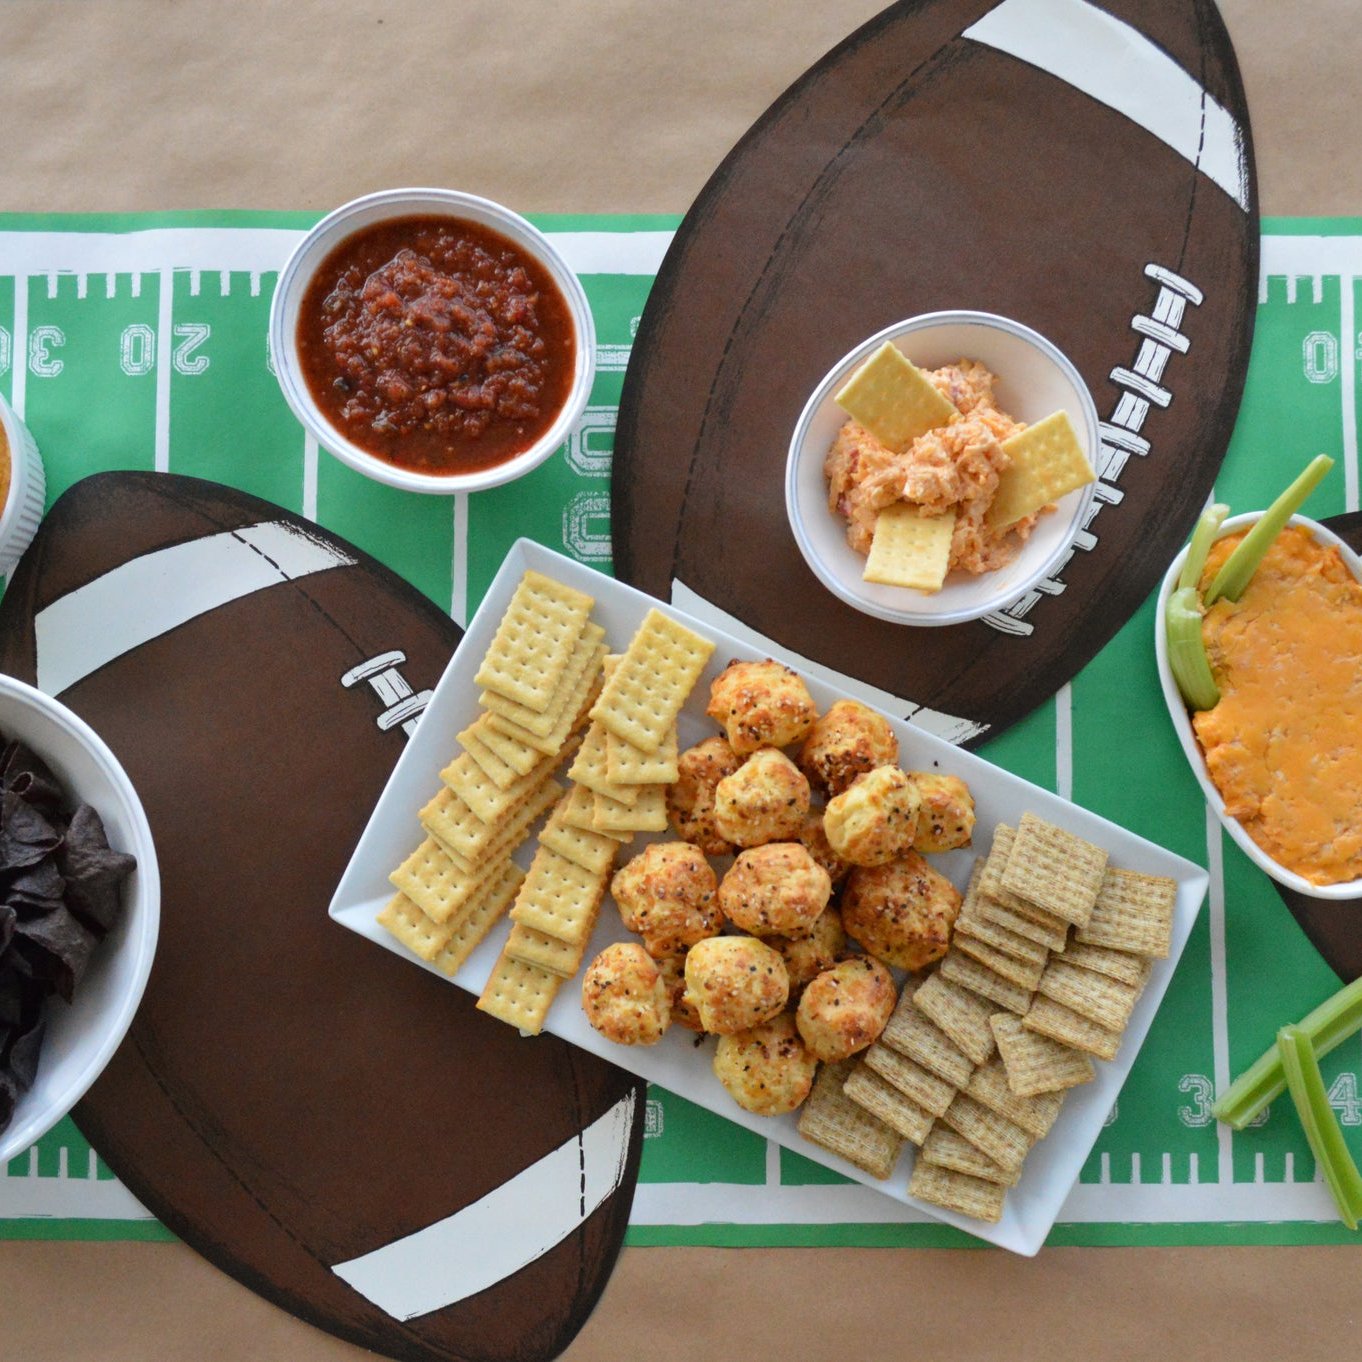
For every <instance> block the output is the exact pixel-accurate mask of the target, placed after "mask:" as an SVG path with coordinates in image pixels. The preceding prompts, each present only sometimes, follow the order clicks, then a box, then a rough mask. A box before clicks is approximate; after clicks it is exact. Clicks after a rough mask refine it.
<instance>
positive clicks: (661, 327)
mask: <svg viewBox="0 0 1362 1362" xmlns="http://www.w3.org/2000/svg"><path fill="white" fill-rule="evenodd" d="M1257 283H1258V211H1257V196H1256V190H1255V187H1254V175H1253V156H1252V146H1251V140H1250V134H1249V122H1248V109H1247V106H1246V104H1245V100H1244V91H1243V87H1242V85H1241V83H1240V79H1239V72H1238V68H1237V66H1236V63H1235V58H1234V52H1233V49H1232V48H1231V45H1230V41H1229V38H1228V36H1227V35H1226V32H1225V28H1224V25H1223V24H1222V22H1221V19H1220V16H1219V14H1218V12H1217V10H1216V8H1215V6H1214V5H1213V4H1211V3H1210V2H1209V0H1186V3H1179V4H1173V5H1170V4H1167V3H1162V2H1157V0H1107V3H1105V4H1104V5H1101V6H1098V5H1095V4H1090V3H1087V0H1002V3H993V0H918V2H917V3H907V2H905V3H900V4H897V5H894V6H893V7H892V8H890V9H888V10H887V11H885V13H884V14H882V15H880V16H879V17H878V18H876V19H874V20H873V21H872V22H871V23H869V24H868V25H866V26H865V27H864V28H862V29H861V30H859V31H858V32H857V33H855V34H854V35H853V36H852V37H851V38H849V39H848V40H847V41H846V42H844V43H843V44H842V45H841V46H840V47H838V48H836V49H835V50H834V51H832V52H831V53H829V54H828V56H827V57H825V58H824V59H823V60H822V61H821V62H820V63H819V64H818V65H817V66H815V67H814V68H813V69H812V70H811V71H809V72H808V73H807V74H806V75H805V76H803V77H802V78H801V79H800V80H799V81H798V82H797V83H796V84H795V85H793V86H792V87H791V88H790V89H789V90H788V91H787V92H786V93H785V94H784V95H782V96H781V97H780V99H778V100H777V101H776V103H775V104H774V105H772V107H771V108H770V110H768V112H767V113H766V114H765V115H764V116H763V117H762V118H761V120H760V121H759V122H758V123H757V124H756V126H755V127H754V128H753V129H752V130H751V132H749V133H748V134H747V136H746V137H745V138H744V139H743V140H742V141H741V142H740V143H739V144H738V146H737V147H736V148H735V149H734V150H733V152H732V153H730V155H729V156H728V158H727V160H725V161H724V163H723V165H722V166H721V167H720V168H719V170H718V171H717V172H716V174H715V175H714V177H713V178H712V179H711V180H710V182H709V184H708V185H707V186H706V187H705V189H704V191H703V192H702V193H701V195H700V197H699V199H698V200H697V201H696V203H695V205H694V207H693V208H692V209H691V211H690V213H689V214H688V215H687V216H686V218H685V220H684V222H683V223H682V225H681V228H680V230H679V231H678V233H677V236H676V239H675V241H674V243H673V245H672V247H671V250H670V251H669V252H668V255H667V257H666V260H665V261H664V263H663V266H662V269H661V271H660V273H659V275H658V279H657V284H656V287H655V288H654V290H653V293H652V295H651V296H650V299H649V302H648V306H647V309H646V311H645V313H644V315H643V319H642V321H641V324H640V326H639V329H638V335H637V338H636V340H635V343H634V348H633V356H632V359H631V361H630V366H629V372H628V375H627V379H626V382H625V388H624V394H623V398H622V401H621V408H620V417H619V426H618V431H617V435H616V446H615V456H614V487H613V494H614V546H615V549H614V551H615V568H616V572H617V573H618V575H619V576H620V577H621V578H623V579H624V580H626V581H628V582H630V583H632V584H634V585H636V586H638V587H641V588H642V589H643V590H645V591H648V592H651V593H653V594H655V595H658V596H662V597H664V598H669V597H674V596H675V595H676V594H677V592H678V588H679V589H680V594H681V595H682V596H684V603H685V604H687V607H688V608H690V609H696V608H697V606H696V602H695V599H694V598H695V597H696V596H698V597H700V598H702V600H703V601H706V602H708V603H710V604H711V605H712V606H715V607H718V608H719V609H720V610H722V611H723V612H726V613H727V614H728V615H731V616H735V617H736V618H737V619H739V620H740V621H742V622H743V623H744V624H746V625H748V626H750V627H751V628H753V629H755V630H757V631H759V632H760V633H762V634H764V635H766V636H768V637H769V638H771V639H773V640H775V641H777V642H778V643H779V644H781V645H782V646H784V647H786V648H789V649H792V650H793V651H794V652H796V653H799V654H802V655H803V656H805V657H807V658H809V659H811V660H813V661H815V662H819V663H823V664H825V665H828V666H831V667H833V668H835V669H836V670H837V671H840V672H843V673H848V674H850V675H853V676H855V677H858V678H859V679H861V680H862V681H866V682H869V683H871V684H873V685H874V686H877V687H879V688H880V689H882V690H884V691H888V692H890V693H892V694H894V695H898V696H901V697H903V698H904V699H906V700H909V701H912V702H915V703H917V704H921V705H926V706H928V707H930V708H932V709H935V710H938V711H943V712H945V713H946V714H948V715H952V716H960V717H962V718H964V719H967V720H971V721H974V723H975V724H987V725H989V726H991V727H992V728H993V730H994V731H996V730H997V729H998V728H1000V727H1002V726H1004V725H1006V724H1008V723H1010V722H1011V721H1013V720H1014V719H1016V718H1018V717H1019V716H1020V715H1022V714H1024V713H1026V712H1027V711H1028V710H1029V709H1031V708H1032V707H1033V706H1035V705H1036V704H1037V703H1038V702H1039V701H1041V700H1042V699H1044V698H1046V697H1047V696H1049V695H1050V694H1052V693H1053V692H1054V691H1055V690H1056V689H1057V688H1058V687H1059V686H1060V685H1061V684H1062V683H1063V682H1065V681H1066V680H1068V679H1069V678H1070V677H1071V676H1072V675H1073V674H1074V673H1075V672H1076V671H1078V669H1079V668H1080V667H1081V666H1082V665H1083V664H1084V663H1085V662H1086V661H1087V660H1088V659H1089V658H1090V657H1091V656H1092V655H1093V654H1094V653H1095V652H1096V651H1097V650H1098V649H1099V648H1100V647H1101V646H1102V645H1103V644H1104V643H1105V642H1106V641H1107V639H1109V638H1110V637H1111V636H1112V634H1113V633H1114V632H1115V631H1116V630H1117V629H1118V628H1119V627H1120V625H1121V624H1122V623H1124V622H1125V620H1126V619H1127V618H1129V616H1130V614H1131V613H1132V612H1133V611H1134V609H1135V608H1136V607H1137V606H1138V605H1139V603H1140V602H1141V601H1142V600H1144V598H1145V597H1146V596H1147V595H1148V594H1149V591H1150V589H1151V588H1152V587H1153V586H1154V584H1155V583H1156V582H1157V580H1158V578H1159V576H1160V574H1161V573H1162V572H1163V571H1164V569H1165V568H1166V566H1167V564H1168V561H1169V559H1170V558H1172V556H1173V554H1174V553H1175V552H1176V551H1177V548H1178V546H1179V545H1180V544H1181V542H1182V540H1183V538H1184V536H1185V535H1186V533H1187V531H1188V529H1189V528H1190V526H1191V523H1192V521H1193V520H1194V519H1195V517H1196V514H1197V512H1198V511H1199V510H1200V508H1201V506H1202V504H1203V502H1204V501H1205V498H1206V495H1207V492H1208V491H1209V489H1210V486H1211V484H1212V482H1213V480H1214V477H1215V473H1216V470H1217V469H1218V467H1219V466H1220V462H1221V459H1222V458H1223V456H1224V452H1225V448H1226V445H1227V443H1228V441H1229V437H1230V432H1231V430H1232V428H1233V425H1234V419H1235V415H1236V412H1237V410H1238V407H1239V398H1240V394H1241V392H1242V389H1243V383H1244V377H1245V372H1246V366H1247V361H1248V353H1249V345H1250V341H1251V338H1252V332H1253V316H1254V303H1255V298H1256V290H1257ZM959 308H968V309H978V310H982V311H988V312H995V313H1000V314H1002V315H1004V316H1008V317H1011V318H1013V319H1015V320H1017V321H1020V322H1023V323H1025V324H1026V325H1028V326H1030V327H1033V328H1034V329H1035V330H1037V331H1039V332H1040V333H1041V334H1042V335H1044V336H1046V337H1047V338H1048V339H1050V340H1051V341H1053V342H1054V343H1055V344H1056V345H1057V346H1059V348H1060V349H1061V350H1062V351H1064V352H1065V353H1066V354H1067V355H1068V356H1069V358H1070V359H1071V360H1072V361H1073V362H1074V363H1075V364H1076V366H1077V367H1078V369H1079V371H1080V373H1081V374H1082V376H1083V378H1084V379H1085V381H1086V383H1087V385H1088V387H1089V389H1090V390H1091V392H1092V394H1093V397H1094V400H1095V402H1096V404H1097V410H1098V414H1099V416H1100V418H1101V421H1102V426H1101V434H1102V447H1101V450H1100V457H1099V460H1098V468H1097V471H1098V474H1099V478H1100V481H1099V484H1098V487H1097V497H1096V500H1095V502H1094V507H1093V514H1092V515H1091V517H1090V519H1089V520H1088V523H1087V525H1086V527H1085V528H1084V529H1083V531H1082V532H1081V533H1080V535H1079V538H1078V542H1077V547H1076V550H1075V552H1074V554H1073V556H1072V558H1071V559H1070V560H1069V561H1068V562H1066V563H1064V564H1063V565H1062V566H1061V567H1060V568H1059V569H1058V570H1057V571H1056V572H1055V573H1054V574H1053V575H1052V576H1051V577H1050V578H1049V579H1046V580H1044V581H1042V582H1041V584H1040V586H1039V588H1038V589H1036V590H1035V591H1032V592H1030V593H1028V594H1027V595H1026V596H1025V597H1023V598H1022V599H1021V600H1020V601H1018V602H1016V603H1014V604H1013V605H1010V606H1009V607H1007V608H1006V609H1005V610H1002V611H1000V612H998V613H996V614H995V615H993V616H990V617H988V618H987V619H985V620H981V621H974V622H971V623H968V624H960V625H955V626H952V627H949V628H937V629H929V628H905V627H903V626H900V625H894V624H887V623H882V622H880V621H879V620H876V619H873V618H871V617H870V616H868V615H865V614H862V613H859V612H858V611H856V610H854V609H853V608H851V607H850V606H847V605H844V604H842V602H840V601H839V600H838V599H837V598H836V597H834V596H833V595H832V594H831V593H830V592H828V591H827V590H826V589H824V587H822V586H821V585H820V584H819V582H818V581H817V579H816V578H815V577H814V576H813V574H812V573H811V572H810V571H809V569H808V568H807V567H806V566H805V564H804V560H803V559H802V557H801V556H800V553H799V550H798V548H797V547H796V544H795V540H794V536H793V534H792V533H791V530H790V528H789V524H788V522H787V519H786V514H785V506H784V496H783V485H784V466H785V458H786V452H787V448H788V445H789V441H790V436H791V433H792V432H793V430H794V427H795V423H796V420H797V418H798V416H799V413H800V411H801V409H802V407H803V405H804V402H805V400H806V399H807V398H808V396H809V394H810V393H811V392H812V390H813V389H814V387H815V386H816V385H817V383H818V381H819V380H820V379H821V377H822V376H823V374H824V373H825V372H827V370H828V369H829V368H831V366H832V365H833V364H834V363H835V362H836V361H837V360H838V359H839V358H841V356H842V355H844V354H845V353H846V352H847V351H849V350H850V349H851V348H852V347H853V346H855V345H856V344H858V343H859V342H860V341H862V340H864V339H865V338H866V337H868V336H870V335H872V334H873V333H874V332H876V331H879V330H880V329H881V328H883V327H885V326H887V325H889V324H891V323H893V322H896V321H898V320H900V319H903V318H906V317H910V316H914V315H916V314H920V313H924V312H931V311H936V310H939V309H959Z"/></svg>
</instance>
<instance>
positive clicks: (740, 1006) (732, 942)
mask: <svg viewBox="0 0 1362 1362" xmlns="http://www.w3.org/2000/svg"><path fill="white" fill-rule="evenodd" d="M686 992H687V993H688V994H689V995H690V1002H691V1003H692V1005H693V1006H694V1007H695V1010H696V1011H697V1012H698V1013H699V1014H700V1024H701V1025H702V1026H703V1027H704V1028H705V1030H706V1031H709V1032H711V1033H712V1034H714V1035H717V1036H731V1035H732V1034H733V1033H734V1032H735V1031H746V1030H748V1029H749V1028H751V1027H753V1026H759V1025H760V1024H761V1023H762V1022H764V1021H767V1020H768V1019H769V1018H771V1017H774V1016H775V1015H776V1013H777V1012H780V1011H782V1010H783V1009H784V1007H785V1000H786V999H787V998H788V997H789V994H790V977H789V975H788V974H786V972H785V962H784V961H783V960H782V959H781V958H780V955H779V953H778V952H776V951H773V950H772V949H771V948H770V946H768V945H766V944H765V943H764V942H761V941H758V940H757V939H756V938H755V937H752V936H712V937H710V938H709V939H708V940H705V941H701V942H699V943H697V944H696V945H694V946H692V947H691V948H690V950H689V951H688V952H687V953H686Z"/></svg>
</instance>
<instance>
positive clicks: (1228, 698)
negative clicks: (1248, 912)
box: [1192, 525, 1362, 885]
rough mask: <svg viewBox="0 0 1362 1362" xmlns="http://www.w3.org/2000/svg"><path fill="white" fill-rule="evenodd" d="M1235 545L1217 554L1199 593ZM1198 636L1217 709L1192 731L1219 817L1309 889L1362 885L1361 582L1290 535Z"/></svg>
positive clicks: (1296, 529)
mask: <svg viewBox="0 0 1362 1362" xmlns="http://www.w3.org/2000/svg"><path fill="white" fill-rule="evenodd" d="M1242 537H1243V536H1242V535H1231V536H1228V537H1227V538H1224V539H1221V540H1219V541H1217V543H1216V544H1215V545H1214V547H1213V548H1212V550H1211V555H1210V558H1209V560H1208V561H1207V564H1206V570H1205V573H1204V574H1203V577H1202V589H1203V590H1205V589H1206V587H1208V586H1209V585H1210V583H1211V581H1212V580H1213V578H1214V577H1215V574H1216V572H1217V571H1218V570H1219V568H1220V565H1221V564H1222V563H1223V562H1224V561H1225V559H1226V558H1227V557H1228V556H1229V554H1230V552H1231V551H1232V550H1233V548H1234V546H1235V545H1236V544H1237V543H1238V542H1239V541H1240V539H1241V538H1242ZM1202 635H1203V637H1204V639H1205V641H1206V652H1207V655H1208V657H1209V659H1210V664H1211V671H1212V672H1213V674H1214V676H1215V680H1216V684H1217V685H1218V686H1219V688H1220V703H1219V704H1218V705H1216V707H1215V708H1214V709H1211V710H1206V711H1203V712H1201V713H1197V714H1193V715H1192V726H1193V728H1194V729H1195V730H1196V735H1197V738H1198V740H1199V741H1200V743H1201V747H1202V750H1203V751H1204V752H1205V754H1206V766H1207V768H1208V769H1209V771H1210V775H1211V779H1212V780H1213V781H1214V782H1215V786H1216V788H1217V789H1218V790H1219V791H1220V793H1221V795H1222V797H1223V798H1224V800H1225V812H1226V813H1228V814H1229V815H1230V816H1231V817H1233V818H1237V819H1238V820H1239V822H1240V823H1241V824H1242V825H1243V827H1244V830H1245V831H1246V832H1247V833H1248V835H1249V836H1250V837H1252V838H1253V840H1254V842H1256V843H1257V844H1258V846H1259V847H1261V848H1262V850H1263V851H1265V852H1266V853H1267V854H1268V855H1269V856H1271V857H1272V859H1273V860H1274V861H1276V862H1278V864H1280V865H1283V866H1285V867H1286V868H1287V869H1288V870H1292V871H1294V872H1295V873H1296V874H1298V875H1300V876H1302V877H1303V878H1305V879H1307V880H1309V881H1310V882H1311V883H1312V884H1321V885H1323V884H1339V883H1342V882H1345V881H1348V880H1353V879H1357V878H1358V877H1359V876H1362V583H1359V582H1358V581H1357V580H1356V578H1354V576H1353V575H1352V573H1351V572H1350V571H1349V570H1348V566H1347V564H1346V563H1344V561H1343V559H1342V557H1341V555H1340V554H1339V552H1338V550H1337V549H1336V548H1333V547H1327V548H1326V547H1325V546H1323V545H1321V544H1317V543H1316V542H1315V540H1314V539H1313V538H1312V537H1311V535H1310V533H1309V531H1307V530H1305V529H1303V528H1302V527H1300V526H1294V525H1292V526H1288V527H1287V528H1286V529H1284V530H1283V531H1282V532H1281V534H1280V535H1279V536H1278V537H1277V540H1276V542H1275V543H1274V544H1273V545H1272V547H1271V549H1270V550H1269V551H1268V553H1267V556H1266V557H1265V558H1264V559H1263V562H1262V563H1261V565H1260V566H1259V568H1258V570H1257V572H1255V573H1254V575H1253V577H1252V579H1251V580H1250V582H1249V585H1248V587H1247V589H1246V590H1245V591H1244V594H1243V596H1241V597H1240V599H1239V600H1238V601H1237V602H1231V601H1227V600H1223V599H1222V600H1219V601H1217V602H1216V603H1215V604H1214V605H1213V606H1212V607H1211V608H1210V609H1209V610H1208V611H1207V612H1206V618H1205V620H1204V621H1203V623H1202Z"/></svg>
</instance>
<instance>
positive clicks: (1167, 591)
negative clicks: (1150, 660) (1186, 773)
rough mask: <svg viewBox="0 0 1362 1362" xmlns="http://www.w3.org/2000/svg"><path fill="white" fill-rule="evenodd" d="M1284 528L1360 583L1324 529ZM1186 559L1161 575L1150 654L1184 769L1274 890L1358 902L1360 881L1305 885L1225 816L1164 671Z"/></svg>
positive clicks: (1244, 522)
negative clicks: (1300, 532)
mask: <svg viewBox="0 0 1362 1362" xmlns="http://www.w3.org/2000/svg"><path fill="white" fill-rule="evenodd" d="M1261 515H1262V512H1261V511H1249V512H1248V513H1246V514H1245V515H1236V516H1231V517H1230V518H1229V519H1228V520H1226V521H1225V523H1224V524H1223V525H1222V526H1221V527H1220V533H1219V534H1218V535H1217V536H1216V538H1217V539H1223V538H1224V537H1225V536H1226V535H1227V534H1235V533H1237V532H1238V531H1239V530H1243V529H1246V528H1247V527H1248V526H1250V525H1252V524H1253V523H1254V522H1255V521H1256V520H1257V519H1258V517H1259V516H1261ZM1290 523H1291V524H1292V525H1302V526H1304V527H1305V528H1306V529H1307V530H1309V531H1310V533H1311V535H1313V536H1314V539H1315V542H1316V543H1318V544H1325V545H1328V546H1330V547H1332V548H1336V549H1337V550H1338V551H1339V554H1340V555H1341V556H1342V558H1343V561H1344V562H1345V563H1346V564H1347V566H1348V570H1349V571H1350V572H1351V573H1352V574H1353V576H1354V577H1356V578H1357V580H1358V581H1359V582H1362V558H1359V557H1358V556H1357V554H1355V553H1354V552H1353V551H1352V549H1350V548H1349V547H1348V546H1347V544H1345V543H1344V542H1343V541H1342V540H1341V539H1340V538H1339V537H1338V536H1337V535H1336V534H1335V533H1334V532H1333V531H1332V530H1329V529H1326V528H1325V527H1324V526H1323V525H1321V524H1319V522H1318V521H1314V520H1311V519H1309V518H1308V517H1307V516H1303V515H1294V516H1292V517H1291V522H1290ZM1186 558H1187V549H1186V548H1184V549H1183V550H1182V552H1181V553H1179V554H1178V556H1177V557H1176V558H1174V559H1173V561H1172V563H1170V564H1169V566H1168V571H1167V572H1166V573H1165V574H1164V578H1163V585H1162V586H1161V587H1160V588H1159V604H1158V609H1157V610H1156V611H1155V614H1154V654H1155V656H1156V657H1157V659H1158V664H1159V685H1160V687H1161V688H1162V690H1163V700H1164V703H1165V704H1166V705H1167V706H1168V714H1169V717H1170V718H1171V719H1172V720H1173V728H1174V730H1175V731H1176V732H1177V735H1178V741H1179V742H1180V743H1181V744H1182V750H1183V752H1184V754H1185V755H1186V757H1187V762H1188V765H1190V766H1191V768H1192V772H1193V774H1194V775H1195V776H1196V778H1197V780H1198V781H1199V782H1200V783H1201V789H1202V793H1203V794H1205V796H1206V802H1207V803H1208V804H1209V805H1210V806H1211V808H1213V809H1214V810H1215V812H1216V816H1217V817H1218V818H1219V819H1220V821H1221V823H1223V824H1224V826H1225V831H1226V832H1228V833H1229V835H1230V836H1231V837H1233V838H1234V840H1235V842H1236V843H1237V844H1238V846H1239V848H1240V850H1241V851H1243V853H1244V855H1246V856H1247V857H1248V858H1249V860H1251V861H1252V862H1253V864H1254V865H1256V866H1257V867H1258V868H1259V869H1260V870H1262V871H1263V872H1264V873H1265V874H1268V875H1271V876H1272V878H1273V879H1274V880H1276V881H1277V883H1278V884H1284V885H1285V886H1286V887H1287V888H1288V889H1294V890H1295V891H1296V892H1297V893H1298V894H1305V895H1307V896H1308V897H1310V898H1312V899H1356V898H1362V879H1356V880H1348V881H1346V882H1345V883H1342V884H1311V883H1310V881H1309V880H1307V879H1305V877H1304V876H1302V875H1297V874H1296V873H1295V872H1294V871H1292V870H1288V869H1287V868H1286V867H1285V866H1284V865H1281V864H1280V863H1279V862H1277V861H1274V860H1273V859H1272V857H1271V856H1269V855H1268V854H1267V853H1266V852H1265V851H1264V850H1263V849H1262V848H1261V847H1260V846H1259V845H1258V844H1257V842H1255V841H1254V840H1253V838H1252V837H1250V836H1249V835H1248V833H1247V832H1245V831H1244V827H1243V824H1242V823H1240V822H1239V820H1238V819H1237V818H1231V817H1230V816H1229V815H1228V814H1227V813H1226V812H1225V801H1224V799H1222V798H1221V795H1220V791H1219V790H1217V789H1216V787H1215V782H1214V781H1213V780H1212V779H1211V777H1210V773H1209V772H1208V771H1207V769H1206V758H1205V756H1204V755H1203V753H1202V751H1201V744H1200V743H1199V742H1197V740H1196V733H1195V732H1194V731H1193V729H1192V720H1191V717H1190V715H1189V714H1188V711H1187V703H1186V701H1184V700H1183V698H1182V694H1181V692H1180V691H1179V690H1178V683H1177V682H1176V681H1175V680H1174V679H1173V669H1172V668H1171V667H1170V666H1169V665H1168V634H1167V630H1166V629H1165V628H1164V623H1163V621H1164V616H1165V614H1166V613H1167V609H1168V598H1169V597H1170V596H1171V595H1172V594H1173V592H1174V591H1175V590H1176V588H1177V580H1178V574H1179V573H1180V572H1181V571H1182V565H1183V563H1184V562H1185V561H1186Z"/></svg>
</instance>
